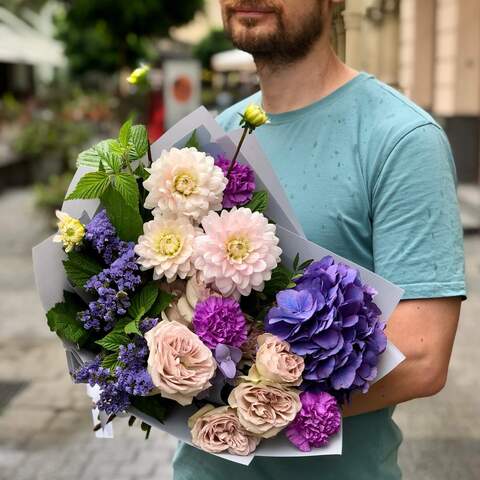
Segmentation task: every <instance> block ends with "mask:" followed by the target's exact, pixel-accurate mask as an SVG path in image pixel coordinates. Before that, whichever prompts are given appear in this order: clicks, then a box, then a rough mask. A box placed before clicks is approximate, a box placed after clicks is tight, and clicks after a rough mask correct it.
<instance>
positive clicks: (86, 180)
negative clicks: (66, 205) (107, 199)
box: [66, 172, 110, 200]
mask: <svg viewBox="0 0 480 480" xmlns="http://www.w3.org/2000/svg"><path fill="white" fill-rule="evenodd" d="M109 185H110V178H109V177H108V175H107V174H106V172H90V173H86V174H85V175H84V176H83V177H82V178H81V179H80V181H79V182H78V183H77V186H76V187H75V189H74V190H73V192H72V193H71V194H70V195H68V197H67V198H66V200H74V199H89V198H100V197H101V196H102V195H103V194H104V193H105V191H106V190H107V188H108V186H109Z"/></svg>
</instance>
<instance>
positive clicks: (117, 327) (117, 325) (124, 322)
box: [111, 318, 131, 333]
mask: <svg viewBox="0 0 480 480" xmlns="http://www.w3.org/2000/svg"><path fill="white" fill-rule="evenodd" d="M130 320H131V319H130V318H122V319H121V320H118V321H117V323H115V326H114V327H113V328H112V330H111V332H116V333H123V332H124V329H125V326H126V325H127V324H128V323H129V322H130Z"/></svg>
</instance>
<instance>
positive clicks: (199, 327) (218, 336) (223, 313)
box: [193, 296, 248, 349]
mask: <svg viewBox="0 0 480 480" xmlns="http://www.w3.org/2000/svg"><path fill="white" fill-rule="evenodd" d="M193 329H194V331H195V333H196V334H197V335H198V336H199V337H200V339H201V340H202V342H203V343H204V344H205V345H207V347H209V348H211V349H215V348H216V346H217V345H218V344H219V343H223V344H225V345H229V346H231V347H241V346H242V344H243V343H244V342H245V340H246V339H247V331H248V329H247V321H246V319H245V316H244V315H243V313H242V310H241V309H240V305H239V303H238V302H237V301H236V300H234V299H233V298H223V297H218V296H211V297H208V298H207V299H206V300H204V301H202V302H198V303H197V305H196V307H195V312H194V314H193Z"/></svg>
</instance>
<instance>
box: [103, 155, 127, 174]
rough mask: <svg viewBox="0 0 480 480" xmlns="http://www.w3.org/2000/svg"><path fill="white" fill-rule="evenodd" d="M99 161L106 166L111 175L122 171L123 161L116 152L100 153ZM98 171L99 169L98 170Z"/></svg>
mask: <svg viewBox="0 0 480 480" xmlns="http://www.w3.org/2000/svg"><path fill="white" fill-rule="evenodd" d="M100 161H101V162H102V163H103V164H105V165H107V167H108V168H109V170H110V171H111V172H113V173H119V172H120V171H121V170H122V166H123V161H122V157H121V156H120V154H118V153H117V152H113V151H110V152H102V153H101V154H100ZM99 171H100V169H99Z"/></svg>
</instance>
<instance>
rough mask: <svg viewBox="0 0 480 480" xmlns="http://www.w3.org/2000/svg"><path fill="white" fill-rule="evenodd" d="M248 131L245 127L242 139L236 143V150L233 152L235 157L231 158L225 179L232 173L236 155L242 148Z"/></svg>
mask: <svg viewBox="0 0 480 480" xmlns="http://www.w3.org/2000/svg"><path fill="white" fill-rule="evenodd" d="M248 130H249V129H248V127H245V128H244V129H243V133H242V138H240V141H239V142H238V146H237V150H236V152H235V155H234V156H233V158H232V161H231V162H230V166H229V167H228V170H227V177H228V176H229V175H230V173H232V170H233V167H235V163H236V161H237V157H238V154H239V153H240V149H241V148H242V145H243V142H244V141H245V137H246V136H247V133H248Z"/></svg>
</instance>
